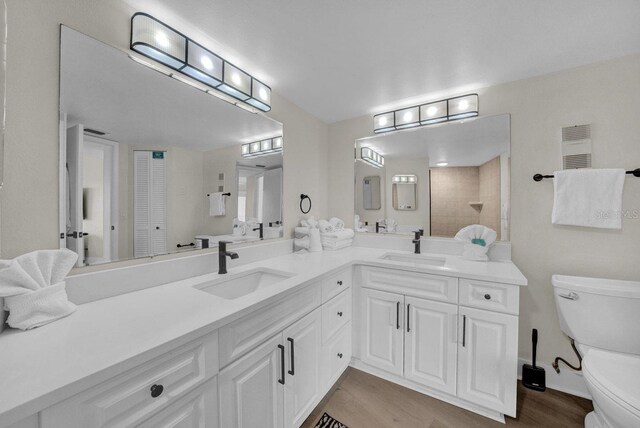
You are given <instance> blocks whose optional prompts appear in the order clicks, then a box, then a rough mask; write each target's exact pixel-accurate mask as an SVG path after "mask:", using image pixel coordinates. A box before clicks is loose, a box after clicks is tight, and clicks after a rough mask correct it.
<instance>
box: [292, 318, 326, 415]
mask: <svg viewBox="0 0 640 428" xmlns="http://www.w3.org/2000/svg"><path fill="white" fill-rule="evenodd" d="M320 315H321V312H320V308H318V309H316V310H315V311H313V312H311V313H310V314H309V315H307V316H305V317H304V318H302V319H301V320H300V321H298V322H296V323H295V324H293V325H292V326H290V327H289V328H287V329H286V330H284V332H283V338H284V343H285V346H286V348H287V353H286V367H287V374H286V382H285V385H284V417H285V425H284V426H285V427H298V426H300V425H302V423H303V422H304V420H305V419H306V418H307V416H308V415H309V414H310V413H311V411H312V410H313V408H314V407H315V404H316V403H317V402H318V401H320V397H319V395H320V387H319V382H320V357H321V352H320V350H321V346H322V332H321V330H322V322H321V316H320Z"/></svg>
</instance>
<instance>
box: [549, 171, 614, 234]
mask: <svg viewBox="0 0 640 428" xmlns="http://www.w3.org/2000/svg"><path fill="white" fill-rule="evenodd" d="M553 175H554V179H553V190H554V193H553V214H552V215H551V222H552V223H553V224H564V225H569V226H583V227H598V228H603V229H622V190H623V188H624V176H625V171H624V169H570V170H564V171H556V172H554V174H553Z"/></svg>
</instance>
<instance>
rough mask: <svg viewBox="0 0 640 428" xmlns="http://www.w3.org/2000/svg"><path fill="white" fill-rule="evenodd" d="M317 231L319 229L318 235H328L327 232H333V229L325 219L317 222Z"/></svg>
mask: <svg viewBox="0 0 640 428" xmlns="http://www.w3.org/2000/svg"><path fill="white" fill-rule="evenodd" d="M318 229H320V233H329V232H333V231H334V228H333V226H332V225H331V223H329V222H328V221H327V220H325V219H321V220H320V221H319V222H318Z"/></svg>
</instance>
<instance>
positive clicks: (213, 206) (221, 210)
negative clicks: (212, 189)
mask: <svg viewBox="0 0 640 428" xmlns="http://www.w3.org/2000/svg"><path fill="white" fill-rule="evenodd" d="M224 214H225V205H224V196H222V192H217V193H209V215H210V216H211V217H219V216H223V215H224Z"/></svg>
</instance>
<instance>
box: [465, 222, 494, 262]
mask: <svg viewBox="0 0 640 428" xmlns="http://www.w3.org/2000/svg"><path fill="white" fill-rule="evenodd" d="M497 237H498V234H497V233H496V231H495V230H493V229H490V228H488V227H486V226H483V225H481V224H472V225H470V226H467V227H463V228H462V229H460V230H459V231H458V233H456V237H455V239H457V240H458V241H462V242H464V243H465V245H464V250H463V252H462V257H463V258H465V259H468V260H477V261H487V260H489V257H488V256H487V252H488V251H489V247H490V246H491V245H492V244H493V243H494V242H495V241H496V238H497Z"/></svg>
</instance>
